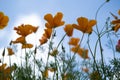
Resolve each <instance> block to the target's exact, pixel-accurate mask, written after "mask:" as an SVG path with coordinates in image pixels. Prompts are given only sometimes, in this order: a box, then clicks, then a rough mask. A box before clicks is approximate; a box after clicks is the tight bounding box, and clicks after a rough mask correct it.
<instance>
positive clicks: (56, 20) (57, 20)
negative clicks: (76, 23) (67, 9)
mask: <svg viewBox="0 0 120 80" xmlns="http://www.w3.org/2000/svg"><path fill="white" fill-rule="evenodd" d="M62 18H63V14H62V13H61V12H58V13H57V14H56V15H55V16H54V17H53V16H52V15H51V14H46V15H45V16H44V19H45V20H46V21H47V23H46V24H45V26H46V27H47V28H56V27H59V26H62V25H64V23H65V22H64V21H62Z"/></svg>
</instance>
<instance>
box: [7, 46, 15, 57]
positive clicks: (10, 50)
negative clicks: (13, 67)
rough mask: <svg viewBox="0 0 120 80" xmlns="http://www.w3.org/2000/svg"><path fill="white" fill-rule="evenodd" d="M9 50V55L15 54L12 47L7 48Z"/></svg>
mask: <svg viewBox="0 0 120 80" xmlns="http://www.w3.org/2000/svg"><path fill="white" fill-rule="evenodd" d="M7 50H8V55H9V56H11V55H13V54H14V52H13V50H12V48H7Z"/></svg>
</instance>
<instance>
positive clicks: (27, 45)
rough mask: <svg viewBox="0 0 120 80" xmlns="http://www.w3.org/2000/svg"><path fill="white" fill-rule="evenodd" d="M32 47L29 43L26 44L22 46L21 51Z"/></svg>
mask: <svg viewBox="0 0 120 80" xmlns="http://www.w3.org/2000/svg"><path fill="white" fill-rule="evenodd" d="M32 47H33V45H32V44H29V43H26V44H23V45H22V49H24V48H32Z"/></svg>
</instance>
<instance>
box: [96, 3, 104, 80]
mask: <svg viewBox="0 0 120 80" xmlns="http://www.w3.org/2000/svg"><path fill="white" fill-rule="evenodd" d="M105 3H106V2H104V3H103V4H101V5H100V7H99V8H98V9H97V12H96V15H95V20H96V21H97V15H98V12H99V11H100V9H101V8H102V7H103V6H104V5H105ZM96 30H97V33H98V34H97V36H98V43H99V46H100V54H101V61H102V69H103V73H104V75H105V67H104V60H103V49H102V43H101V37H100V32H99V29H98V25H97V24H96ZM96 47H97V46H96ZM95 49H96V48H95ZM104 79H105V80H106V76H105V77H104Z"/></svg>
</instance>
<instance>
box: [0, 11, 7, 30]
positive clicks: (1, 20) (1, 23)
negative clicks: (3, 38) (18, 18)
mask: <svg viewBox="0 0 120 80" xmlns="http://www.w3.org/2000/svg"><path fill="white" fill-rule="evenodd" d="M8 21H9V18H8V16H6V15H4V13H3V12H0V29H3V28H5V27H6V26H7V24H8Z"/></svg>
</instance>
